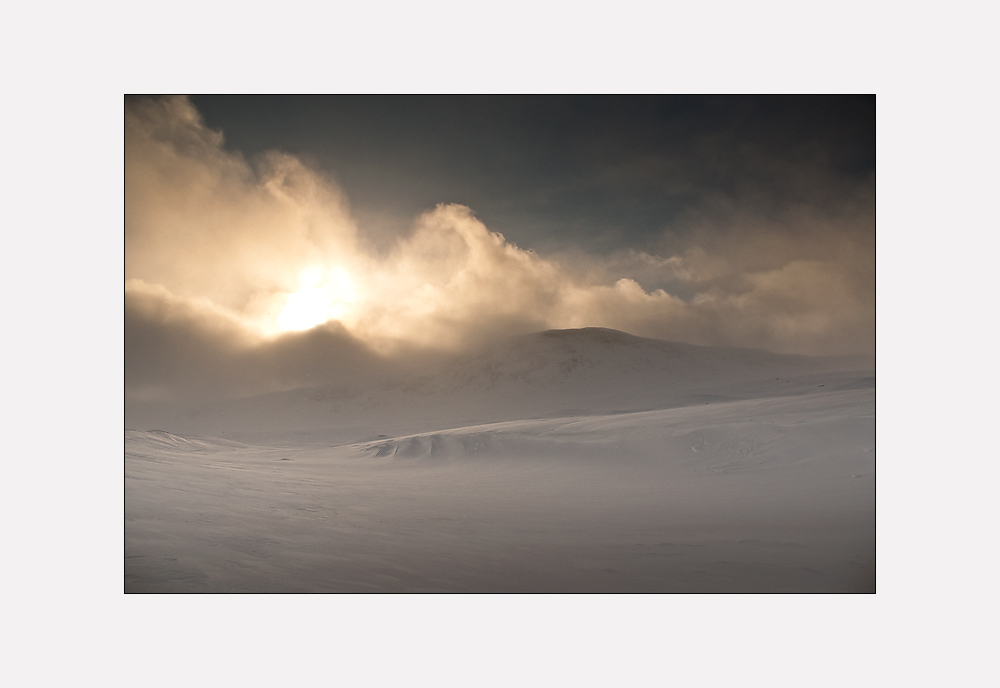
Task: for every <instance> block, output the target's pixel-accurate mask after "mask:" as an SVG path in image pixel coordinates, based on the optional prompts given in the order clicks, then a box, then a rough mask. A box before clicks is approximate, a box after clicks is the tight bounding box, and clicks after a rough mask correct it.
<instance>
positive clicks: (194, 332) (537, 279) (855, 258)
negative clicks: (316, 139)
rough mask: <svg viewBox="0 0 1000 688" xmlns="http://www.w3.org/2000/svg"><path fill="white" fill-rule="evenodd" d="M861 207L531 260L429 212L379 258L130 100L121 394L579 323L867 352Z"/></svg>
mask: <svg viewBox="0 0 1000 688" xmlns="http://www.w3.org/2000/svg"><path fill="white" fill-rule="evenodd" d="M442 200H447V199H442ZM873 207H874V199H873V198H868V199H866V198H861V199H858V200H857V202H856V203H853V204H852V203H845V204H844V211H843V212H842V213H841V214H840V215H839V216H831V215H830V213H829V212H824V213H822V214H821V213H818V212H816V211H814V210H811V209H810V208H808V207H795V208H791V209H789V210H788V211H787V212H786V213H784V214H781V215H778V216H775V215H774V214H772V215H770V216H768V217H767V218H766V219H762V218H761V217H759V216H754V215H747V216H744V217H740V216H739V215H738V214H732V213H730V214H728V215H727V216H726V219H725V221H720V220H719V219H718V218H707V217H703V218H692V219H689V222H690V227H689V228H688V229H689V231H687V232H686V233H685V234H684V236H685V237H686V239H685V241H686V243H685V244H684V245H681V246H678V245H676V244H668V243H667V242H666V241H665V242H664V244H663V248H664V250H663V251H660V252H656V251H653V252H651V251H644V252H637V251H632V250H630V251H619V252H617V253H614V254H612V255H608V256H593V255H584V254H582V253H579V252H576V253H574V252H573V251H572V250H571V249H568V250H567V251H566V252H565V253H560V254H555V253H551V254H548V255H547V256H540V255H537V254H535V253H534V252H532V251H530V250H526V249H525V248H520V247H518V246H515V245H513V244H512V243H511V242H509V241H506V240H505V239H504V237H503V236H501V235H500V234H498V233H495V232H491V231H490V230H489V228H487V227H486V226H485V225H484V224H483V223H482V222H480V221H479V220H478V219H477V218H476V217H475V214H474V212H473V210H472V209H469V208H467V207H464V206H460V205H447V204H442V205H439V206H437V207H436V208H434V209H432V210H429V211H428V212H426V213H425V214H424V215H422V216H420V217H419V218H416V219H415V223H414V226H413V229H412V231H411V232H410V233H409V234H407V235H405V236H402V237H400V238H398V239H397V240H396V241H395V242H394V243H393V244H392V245H391V246H389V247H388V248H387V249H386V248H384V247H379V248H376V247H375V245H374V244H373V243H371V242H369V241H367V240H366V238H365V234H364V227H363V226H360V227H359V226H358V224H357V222H356V221H355V220H354V218H353V217H352V214H351V211H350V208H349V206H348V204H347V200H346V199H345V197H344V194H343V193H342V192H341V191H340V189H339V188H338V186H337V185H336V183H335V182H334V181H333V180H332V179H331V178H329V177H328V176H326V175H325V174H324V173H323V172H321V171H319V170H317V169H314V168H312V167H309V166H307V165H306V164H304V163H303V162H302V161H301V160H299V159H297V158H295V157H292V156H289V155H286V154H282V153H279V152H272V153H268V154H266V155H264V156H262V157H260V158H258V159H255V160H254V161H253V163H252V164H251V163H250V162H248V161H247V160H245V159H244V158H243V157H242V156H241V155H240V154H238V153H233V152H230V151H227V150H226V149H225V148H224V146H223V138H222V135H221V134H220V133H216V132H213V131H210V130H209V129H207V128H206V127H205V126H204V124H203V123H202V120H201V118H200V116H199V114H198V112H197V111H196V110H195V109H194V107H193V106H192V105H191V103H190V102H189V101H188V100H187V99H185V98H165V99H139V100H135V101H128V102H126V111H125V280H126V282H125V293H126V314H125V317H126V383H127V384H130V381H131V382H132V383H134V386H135V389H139V387H142V389H145V390H147V391H148V393H150V394H153V393H154V392H153V391H150V390H155V389H156V385H157V384H158V383H157V380H160V381H163V380H177V379H179V377H182V376H181V373H180V372H179V367H181V366H183V365H187V367H188V370H189V372H190V371H191V370H198V371H201V372H200V373H199V375H193V377H192V379H194V378H197V377H199V376H200V378H201V379H203V380H209V379H215V378H218V377H219V376H220V375H222V376H223V377H226V376H228V377H227V378H226V380H221V379H219V380H216V382H217V383H218V384H224V383H225V384H229V383H230V382H231V383H233V384H235V382H234V381H235V380H236V379H237V378H238V377H239V376H240V375H244V376H247V367H246V365H245V364H249V363H250V362H253V366H254V368H253V369H254V371H255V372H254V373H253V374H252V375H250V376H249V377H254V376H257V377H258V378H260V379H261V380H264V379H270V380H272V381H273V380H278V379H280V380H282V381H283V382H282V384H287V385H291V384H295V383H296V381H298V380H299V379H300V378H302V377H303V376H307V375H308V373H307V368H309V366H310V365H313V364H317V362H320V363H323V365H328V366H333V367H337V366H338V365H339V366H341V367H344V366H345V365H347V366H348V367H350V366H355V367H357V366H362V367H364V366H369V367H370V366H373V365H376V364H378V356H380V355H382V354H391V353H392V352H393V351H398V350H400V349H401V348H408V350H412V347H424V348H429V349H434V348H438V349H455V348H457V347H461V346H463V345H468V344H472V343H475V342H479V341H484V340H489V339H491V338H495V337H496V336H499V335H503V334H517V333H522V332H529V331H536V330H542V329H546V328H566V327H585V326H603V327H612V328H616V329H621V330H624V331H627V332H630V333H632V334H637V335H644V336H654V337H659V338H664V339H673V340H678V341H686V342H691V343H696V344H715V345H730V346H752V347H760V348H766V349H771V350H774V351H781V352H796V353H810V354H835V353H857V352H865V353H871V352H873V351H874V335H875V326H874V313H875V299H874V275H875V266H874V210H873ZM313 328H317V329H316V332H317V333H319V334H315V335H314V336H313V338H312V339H308V337H306V336H305V335H304V334H298V335H296V334H294V332H295V331H299V330H302V331H305V330H310V329H313ZM307 340H308V341H307ZM171 342H172V343H171ZM303 342H305V343H303ZM296 347H298V348H296ZM324 347H326V349H324ZM279 350H280V351H283V352H284V355H287V356H291V357H292V358H293V359H296V360H298V361H300V364H296V365H285V364H282V363H280V359H281V357H280V356H278V355H277V354H275V353H274V352H277V351H279ZM323 350H328V351H337V352H339V353H338V354H337V355H336V356H333V357H332V358H330V357H329V356H328V357H327V358H323V354H321V353H317V352H321V351H323ZM156 352H159V353H156ZM262 352H271V353H268V354H265V353H262ZM372 352H379V353H378V354H376V353H372ZM272 354H273V355H272ZM317 357H318V358H317ZM154 359H155V360H154ZM328 359H329V360H328ZM362 359H364V360H362ZM237 360H238V361H241V362H242V363H241V365H242V368H241V367H240V366H234V365H233V364H232V362H233V361H237ZM157 361H158V362H157ZM307 363H308V364H309V365H307ZM348 364H349V365H348ZM283 366H284V367H283ZM313 367H315V366H313ZM156 371H160V372H159V373H157V372H156ZM211 371H216V372H211ZM241 371H242V372H241ZM140 382H141V383H142V384H139V383H140ZM262 384H263V383H262ZM279 386H280V385H279Z"/></svg>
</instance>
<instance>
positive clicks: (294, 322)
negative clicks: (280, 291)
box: [278, 267, 355, 332]
mask: <svg viewBox="0 0 1000 688" xmlns="http://www.w3.org/2000/svg"><path fill="white" fill-rule="evenodd" d="M299 284H300V285H301V288H300V289H299V290H298V291H296V292H294V293H291V294H289V295H288V299H287V300H286V301H285V306H284V308H282V310H281V313H280V314H279V315H278V327H279V328H280V329H281V330H282V331H285V332H294V331H301V330H308V329H310V328H312V327H316V326H317V325H322V324H323V323H325V322H328V321H330V320H339V319H341V318H343V316H344V314H345V312H346V311H347V310H348V307H349V306H350V303H351V302H352V301H354V298H355V289H354V283H353V282H352V281H351V278H350V277H348V276H347V273H346V272H344V270H342V269H341V268H334V269H331V270H326V271H324V270H323V269H322V268H318V267H311V268H307V269H306V270H303V271H302V274H301V275H300V276H299Z"/></svg>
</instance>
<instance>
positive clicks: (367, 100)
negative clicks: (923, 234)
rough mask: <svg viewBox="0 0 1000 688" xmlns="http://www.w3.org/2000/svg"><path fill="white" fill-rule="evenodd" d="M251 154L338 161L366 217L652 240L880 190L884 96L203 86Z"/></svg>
mask: <svg viewBox="0 0 1000 688" xmlns="http://www.w3.org/2000/svg"><path fill="white" fill-rule="evenodd" d="M193 102H194V103H195V105H196V106H197V107H198V108H199V109H200V110H201V111H202V112H203V113H204V114H205V117H206V122H207V124H208V126H209V127H216V128H220V129H223V130H224V131H225V132H226V137H227V141H228V146H229V147H230V148H232V149H233V150H240V151H243V152H244V153H245V154H247V155H250V156H252V155H255V154H257V153H260V152H263V151H266V150H269V149H272V148H279V149H281V150H285V151H288V152H290V153H293V154H295V155H298V156H305V157H306V158H307V159H312V160H315V161H316V162H317V164H318V165H319V166H321V167H322V168H323V169H325V170H328V171H331V172H332V173H333V174H335V175H336V177H337V179H338V181H339V182H340V184H341V186H342V187H343V188H344V189H345V191H346V193H347V195H348V197H349V198H350V199H351V201H352V205H353V207H354V210H355V212H356V213H357V215H358V216H359V217H360V218H361V219H362V221H363V224H364V223H365V221H367V224H369V225H371V226H370V227H366V230H374V229H376V228H377V229H383V230H385V229H390V230H392V231H394V232H401V231H405V230H406V229H408V228H409V224H410V222H411V220H412V218H413V217H414V216H415V215H417V214H418V213H420V212H424V211H426V210H429V209H431V208H433V207H434V206H435V205H437V204H438V203H460V204H463V205H466V206H468V207H471V208H473V209H474V210H475V212H476V214H477V217H479V218H480V219H481V220H482V221H483V222H484V223H486V225H487V226H488V227H490V228H491V229H493V230H494V231H498V232H500V233H502V234H504V236H506V237H507V238H508V239H510V240H512V241H514V242H515V243H517V244H518V245H522V246H532V247H534V248H536V249H537V250H548V249H549V248H553V247H557V246H558V245H559V244H560V243H562V242H566V241H571V242H574V243H575V244H578V245H583V246H586V247H594V248H599V249H601V250H614V249H620V248H626V247H631V248H638V249H650V248H654V247H657V246H659V243H660V241H661V239H662V237H663V236H664V235H667V236H670V237H674V238H676V237H680V238H684V237H686V236H687V235H688V232H689V231H690V229H691V228H692V227H693V226H696V225H698V224H704V222H705V221H706V220H711V221H713V222H719V223H723V222H728V221H730V220H731V219H732V218H733V217H736V216H739V215H740V214H741V213H744V214H745V213H746V212H747V211H749V210H752V211H753V213H754V214H755V215H757V216H760V217H761V218H773V217H775V216H778V217H780V216H782V215H783V214H784V213H785V211H786V209H788V208H790V207H803V206H804V207H809V208H810V209H812V211H813V212H815V213H819V214H833V215H837V214H839V213H840V212H841V209H842V206H843V205H844V204H845V203H846V204H856V203H858V202H861V199H863V198H865V197H871V201H872V202H873V201H874V176H873V175H874V170H875V159H874V150H875V142H874V132H875V103H874V98H865V97H855V96H848V97H843V96H795V97H714V98H712V97H695V96H690V97H658V96H634V97H618V96H615V97H544V96H535V97H532V96H527V97H506V96H504V97H500V96H497V97H487V96H483V97H391V96H374V97H360V98H359V97H343V96H332V97H300V98H258V97H247V98H238V97H228V96H217V97H208V96H203V97H195V98H194V99H193Z"/></svg>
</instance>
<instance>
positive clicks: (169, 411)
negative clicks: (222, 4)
mask: <svg viewBox="0 0 1000 688" xmlns="http://www.w3.org/2000/svg"><path fill="white" fill-rule="evenodd" d="M821 386H824V387H827V388H844V389H847V388H858V387H866V386H868V387H870V386H874V360H873V359H871V358H866V357H839V358H813V357H807V356H797V355H785V354H775V353H770V352H766V351H758V350H753V349H733V348H719V347H705V346H695V345H691V344H680V343H674V342H665V341H660V340H656V339H648V338H643V337H636V336H632V335H629V334H626V333H624V332H619V331H616V330H609V329H604V328H584V329H576V330H549V331H545V332H539V333H535V334H529V335H522V336H517V337H512V338H509V339H504V340H501V341H498V342H496V343H494V344H493V345H491V346H489V347H486V348H484V349H481V350H479V351H477V352H475V353H472V354H465V355H461V356H457V357H454V358H451V359H448V360H446V361H444V362H443V363H442V362H438V363H436V364H434V365H433V366H429V367H428V368H427V369H424V370H417V371H411V372H410V373H408V374H401V373H398V372H394V373H393V374H389V375H386V376H383V377H381V378H379V377H372V378H371V379H370V380H368V381H364V382H357V383H348V384H338V385H322V386H316V387H303V388H299V389H294V390H289V391H284V392H277V393H270V394H264V395H257V396H253V397H248V398H241V399H233V400H225V401H216V402H212V403H205V404H201V405H198V406H190V407H180V406H178V405H142V404H138V403H133V404H127V405H126V417H125V421H126V426H127V427H131V428H135V429H153V428H156V429H161V430H169V431H172V432H180V433H188V434H196V435H210V436H219V437H230V438H233V437H236V438H245V439H250V440H254V439H259V437H260V435H261V433H267V434H268V435H269V436H272V437H273V436H274V433H275V432H281V433H298V434H302V433H305V435H303V436H312V437H317V438H319V437H323V438H330V439H334V438H335V439H338V440H345V441H347V440H360V439H366V438H369V437H373V436H378V435H388V434H393V435H395V434H400V433H414V432H420V431H426V430H434V429H441V428H448V427H460V426H465V425H470V424H475V423H483V422H496V421H504V420H514V419H526V418H544V417H566V416H583V415H592V414H607V413H624V412H635V411H648V410H654V409H663V408H674V407H680V406H689V405H693V404H705V403H712V402H718V401H725V400H737V399H749V398H758V397H773V396H787V395H794V394H803V393H808V392H810V391H812V390H816V389H819V388H820V387H821Z"/></svg>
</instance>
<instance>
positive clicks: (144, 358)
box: [124, 97, 876, 593]
mask: <svg viewBox="0 0 1000 688" xmlns="http://www.w3.org/2000/svg"><path fill="white" fill-rule="evenodd" d="M874 165H875V161H874V100H873V99H871V98H854V97H831V98H814V97H804V98H700V97H698V98H660V97H637V98H621V97H597V98H589V97H588V98H575V97H574V98H562V97H559V98H547V97H546V98H534V97H533V98H508V97H503V98H479V97H440V98H409V97H407V98H387V97H333V98H233V97H211V98H210V97H198V98H193V99H189V98H184V97H166V98H151V97H129V98H126V99H125V303H124V314H125V317H124V321H125V323H124V328H125V361H124V368H125V476H124V482H125V519H124V535H125V538H124V539H125V542H124V585H125V591H126V592H140V593H142V592H157V593H163V592H184V593H192V592H228V593H232V592H444V593H456V592H458V593H461V592H476V593H499V592H508V593H518V592H521V593H526V592H532V593H538V592H581V593H585V592H591V593H593V592H608V593H613V592H631V593H665V592H826V593H829V592H875V590H876V576H875V560H876V547H875V544H876V527H875V525H876V451H875V449H876V432H875V430H876V428H875V411H876V408H875V406H876V404H875V362H874V356H873V354H874V349H875V250H874V249H875V177H874V173H875V169H874Z"/></svg>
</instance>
